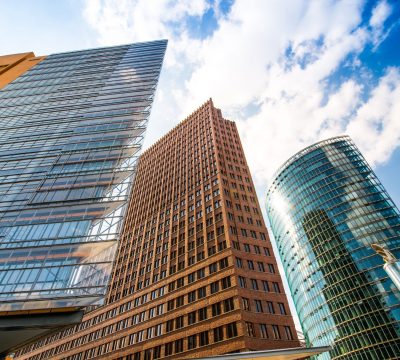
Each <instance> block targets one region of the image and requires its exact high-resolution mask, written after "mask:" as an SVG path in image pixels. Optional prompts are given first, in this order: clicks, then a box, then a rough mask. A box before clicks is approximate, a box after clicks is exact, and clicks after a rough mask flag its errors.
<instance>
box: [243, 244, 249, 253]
mask: <svg viewBox="0 0 400 360" xmlns="http://www.w3.org/2000/svg"><path fill="white" fill-rule="evenodd" d="M244 251H246V252H248V253H249V252H250V245H249V244H244Z"/></svg>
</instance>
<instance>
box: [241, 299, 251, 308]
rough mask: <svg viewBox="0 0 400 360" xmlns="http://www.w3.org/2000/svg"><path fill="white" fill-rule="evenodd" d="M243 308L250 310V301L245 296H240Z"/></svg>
mask: <svg viewBox="0 0 400 360" xmlns="http://www.w3.org/2000/svg"><path fill="white" fill-rule="evenodd" d="M242 303H243V310H246V311H250V301H249V299H247V298H242Z"/></svg>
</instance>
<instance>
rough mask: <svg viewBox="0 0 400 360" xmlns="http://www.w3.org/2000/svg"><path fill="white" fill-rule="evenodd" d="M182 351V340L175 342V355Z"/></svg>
mask: <svg viewBox="0 0 400 360" xmlns="http://www.w3.org/2000/svg"><path fill="white" fill-rule="evenodd" d="M182 351H183V339H179V340H176V341H175V354H177V353H180V352H182Z"/></svg>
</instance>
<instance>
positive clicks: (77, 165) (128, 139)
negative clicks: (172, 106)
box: [0, 40, 167, 311]
mask: <svg viewBox="0 0 400 360" xmlns="http://www.w3.org/2000/svg"><path fill="white" fill-rule="evenodd" d="M166 45H167V42H166V41H165V40H160V41H154V42H147V43H136V44H131V45H124V46H116V47H109V48H99V49H93V50H84V51H75V52H68V53H61V54H54V55H50V56H48V57H47V58H46V59H45V60H43V61H42V62H40V63H39V64H38V65H36V66H34V67H33V68H32V69H30V70H29V71H27V72H26V73H24V74H23V75H21V76H20V77H18V78H17V79H16V80H15V81H13V82H12V83H10V84H9V85H8V86H6V87H5V88H4V89H3V90H1V91H0V127H1V132H0V194H1V196H0V259H1V260H0V311H13V310H29V309H45V308H66V307H80V306H87V305H94V304H101V303H102V301H103V298H104V295H105V292H106V289H107V285H108V281H109V277H110V273H111V268H112V263H113V260H114V256H115V252H116V247H117V242H118V236H119V233H120V230H121V225H122V223H123V219H124V213H125V209H126V204H127V200H128V196H129V192H130V187H131V183H132V180H133V176H134V171H135V166H136V161H137V158H138V155H139V151H140V149H141V144H142V140H143V136H144V132H145V130H146V125H147V121H148V117H149V114H150V108H151V105H152V102H153V97H154V93H155V89H156V85H157V82H158V77H159V74H160V70H161V66H162V61H163V57H164V53H165V49H166Z"/></svg>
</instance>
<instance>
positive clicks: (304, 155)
mask: <svg viewBox="0 0 400 360" xmlns="http://www.w3.org/2000/svg"><path fill="white" fill-rule="evenodd" d="M267 204H268V205H267V213H268V216H269V218H270V221H271V226H272V231H273V233H274V235H275V238H276V241H277V244H278V249H279V254H280V256H281V258H282V262H283V266H284V269H285V272H286V275H287V278H288V282H289V286H290V288H291V292H292V295H293V298H294V302H295V305H296V308H297V311H298V314H299V317H300V321H301V324H302V327H303V331H304V333H305V337H306V340H307V342H308V344H309V345H312V346H323V345H326V344H335V345H334V346H333V349H332V351H330V352H329V353H324V354H321V355H319V357H318V359H366V358H368V359H387V358H396V357H398V355H399V354H400V342H399V338H400V312H399V305H400V300H399V296H398V290H396V289H395V286H394V284H393V283H392V281H391V280H390V278H388V276H387V274H386V273H385V271H384V270H383V267H382V265H383V261H382V259H381V257H380V256H379V255H377V254H376V253H375V252H374V251H373V250H372V249H371V244H373V243H378V244H381V245H383V246H385V247H387V248H388V249H389V250H390V251H391V252H393V254H394V255H395V256H396V257H397V258H398V257H399V255H400V216H399V211H398V209H397V208H396V206H395V205H394V203H393V201H392V200H391V199H390V197H389V195H388V194H387V192H386V191H385V189H384V188H383V186H382V184H381V183H380V182H379V180H378V178H377V177H376V175H375V174H374V172H373V171H372V170H371V168H370V166H369V165H368V163H367V162H366V161H365V159H364V158H363V156H362V154H361V153H360V151H359V150H358V149H357V147H356V146H355V145H354V143H353V142H352V141H351V139H350V138H349V137H347V136H344V137H337V138H332V139H329V140H327V141H323V142H320V143H317V144H315V145H313V146H311V147H309V148H306V149H305V150H303V151H301V152H300V153H298V154H296V155H295V156H294V157H293V158H291V159H289V160H288V161H287V162H286V164H285V166H283V167H281V169H280V171H279V172H278V175H277V176H276V177H275V179H274V181H273V183H272V186H271V187H270V189H269V191H268V194H267ZM285 332H286V330H285Z"/></svg>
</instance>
